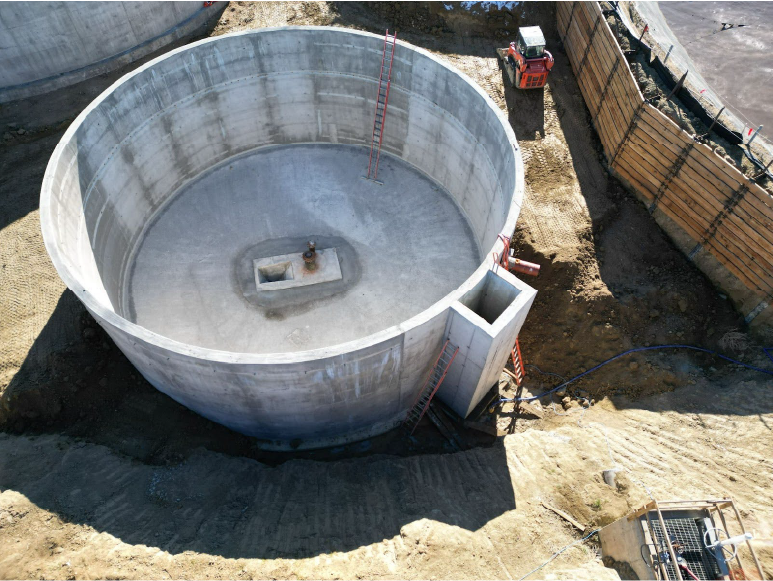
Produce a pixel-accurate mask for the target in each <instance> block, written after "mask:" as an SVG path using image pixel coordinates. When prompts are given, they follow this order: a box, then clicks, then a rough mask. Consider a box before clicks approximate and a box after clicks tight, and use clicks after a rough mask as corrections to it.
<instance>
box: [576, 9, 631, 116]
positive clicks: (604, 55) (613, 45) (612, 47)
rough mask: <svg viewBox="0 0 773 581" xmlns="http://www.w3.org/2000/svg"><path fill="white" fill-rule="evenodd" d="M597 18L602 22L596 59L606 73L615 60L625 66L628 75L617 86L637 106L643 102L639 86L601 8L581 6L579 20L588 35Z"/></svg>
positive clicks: (598, 32)
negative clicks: (599, 17) (603, 65)
mask: <svg viewBox="0 0 773 581" xmlns="http://www.w3.org/2000/svg"><path fill="white" fill-rule="evenodd" d="M598 16H601V18H602V20H603V22H602V23H601V24H600V25H599V30H598V31H597V33H596V34H597V36H598V35H599V34H602V35H603V36H602V41H601V42H600V43H599V44H598V45H596V47H597V49H598V50H597V53H596V55H597V59H598V60H600V61H602V62H604V64H605V69H606V70H607V71H609V70H611V68H612V67H613V66H614V62H615V60H616V59H619V60H621V61H622V62H621V63H620V64H621V65H625V70H626V71H627V73H628V74H627V75H626V76H625V77H623V78H621V84H620V85H619V86H620V88H621V89H622V90H623V94H624V95H625V96H626V100H627V101H630V102H633V103H634V104H635V105H638V103H640V102H641V101H643V100H644V97H643V96H642V94H641V92H640V91H639V85H638V83H637V82H636V79H635V78H634V76H633V73H632V72H631V69H630V66H629V65H628V61H627V60H626V59H625V56H624V55H623V51H622V50H621V49H620V45H619V44H618V43H617V39H616V38H615V35H614V33H613V32H612V28H611V27H610V26H609V23H608V22H607V20H606V18H604V17H603V15H602V11H601V7H600V6H599V4H598V2H586V3H584V4H583V6H582V10H581V12H580V20H581V21H582V20H583V17H584V18H585V20H584V22H585V23H586V27H587V28H588V34H589V33H590V31H591V30H592V26H593V24H592V23H595V21H596V18H597V17H598ZM594 45H595V43H594Z"/></svg>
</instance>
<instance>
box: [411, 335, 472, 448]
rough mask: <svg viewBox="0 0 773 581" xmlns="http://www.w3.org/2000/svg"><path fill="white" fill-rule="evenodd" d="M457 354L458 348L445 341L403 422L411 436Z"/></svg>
mask: <svg viewBox="0 0 773 581" xmlns="http://www.w3.org/2000/svg"><path fill="white" fill-rule="evenodd" d="M457 353H459V347H456V346H455V345H452V344H451V342H450V341H448V340H446V342H445V343H444V344H443V348H442V349H441V350H440V355H438V358H437V359H436V360H435V365H434V366H433V367H432V371H431V372H430V374H429V377H428V378H427V381H426V382H424V386H423V387H422V388H421V391H419V395H418V397H417V398H416V401H414V402H413V405H412V406H411V409H410V410H408V414H407V415H406V416H405V420H404V421H403V426H405V428H406V429H410V432H409V433H410V434H413V431H414V430H415V429H416V426H417V425H419V422H420V421H421V418H423V417H424V414H425V413H427V410H428V409H429V403H430V402H431V401H432V398H433V397H434V395H435V393H436V392H437V390H438V388H439V387H440V384H441V383H443V380H444V379H445V378H446V375H447V374H448V368H449V367H451V363H453V361H454V358H455V357H456V354H457Z"/></svg>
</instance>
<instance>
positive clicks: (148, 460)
mask: <svg viewBox="0 0 773 581" xmlns="http://www.w3.org/2000/svg"><path fill="white" fill-rule="evenodd" d="M512 17H513V18H514V19H515V20H516V21H517V22H518V23H521V22H522V23H528V24H539V25H540V26H542V29H543V31H544V32H545V34H546V36H547V38H548V48H549V49H550V50H552V51H553V53H554V55H555V56H556V65H555V67H554V69H553V72H552V73H551V76H550V78H549V83H548V86H547V88H546V89H545V91H544V92H530V93H526V94H524V93H516V92H515V91H514V90H513V89H511V88H509V87H507V88H505V86H504V84H503V75H502V72H501V71H500V70H499V68H498V64H497V61H496V58H495V54H494V48H495V47H497V46H500V45H502V43H503V41H502V40H501V39H496V38H493V35H492V37H489V36H486V35H483V36H480V35H461V34H458V33H455V32H454V30H453V28H452V27H450V25H449V27H444V26H442V25H439V24H438V23H437V22H436V21H433V22H428V21H426V20H424V19H423V17H422V15H421V13H415V12H411V11H410V9H408V8H405V10H404V11H403V12H401V7H400V6H397V7H390V8H389V9H380V8H379V9H378V10H376V9H374V8H373V7H372V6H370V5H366V4H362V3H357V2H351V3H341V4H336V3H316V2H304V3H301V2H288V3H263V2H257V3H231V4H229V5H228V6H227V7H226V8H225V10H224V12H223V13H222V15H221V16H220V19H219V21H218V22H217V23H216V24H215V25H214V27H213V30H212V31H211V34H212V35H218V34H224V33H227V32H232V31H236V30H244V29H251V28H258V27H264V26H279V25H285V24H324V25H333V26H347V27H353V28H359V29H364V30H370V31H373V32H377V33H381V32H383V30H384V29H385V28H387V27H390V28H392V27H393V26H394V25H395V23H397V25H398V28H399V38H400V39H403V40H404V41H406V42H410V43H412V44H414V45H417V46H420V47H423V48H425V49H427V50H429V51H431V52H433V53H435V54H437V55H439V56H441V57H442V58H444V59H446V60H447V61H448V62H449V63H451V64H453V65H454V66H456V67H458V68H459V69H461V70H463V71H464V72H465V73H467V74H468V75H469V76H471V77H472V78H473V79H474V80H475V81H476V82H477V83H479V84H480V85H481V86H482V87H483V88H484V89H485V90H486V91H487V92H488V93H489V94H490V95H491V97H492V98H493V99H494V100H495V102H496V103H497V104H498V105H499V106H500V107H501V108H502V110H503V111H506V112H507V114H508V115H509V119H510V122H511V124H512V126H513V128H514V130H515V133H516V135H517V136H518V139H519V141H520V144H521V147H522V152H523V156H524V163H525V166H526V171H527V175H526V180H527V194H526V201H525V205H524V208H523V211H522V214H521V218H520V220H519V225H518V229H517V231H516V235H515V236H514V241H513V246H514V248H515V249H516V251H517V253H518V256H520V257H521V258H524V259H526V260H531V261H535V262H538V263H540V264H541V265H542V272H541V274H540V276H539V277H538V278H535V279H531V278H530V279H528V282H529V283H530V284H532V285H533V286H534V287H535V288H536V289H537V290H538V291H539V293H538V295H537V299H536V301H535V303H534V307H533V308H532V311H531V313H530V315H529V318H528V319H527V323H526V325H525V326H524V329H523V331H522V334H521V346H522V349H523V353H524V357H525V359H526V362H527V364H529V367H528V368H527V372H528V378H527V383H526V385H525V387H524V388H523V389H522V390H519V393H523V394H528V393H539V392H540V391H541V390H542V389H545V388H546V387H549V386H551V385H555V383H556V381H557V379H556V377H554V376H552V375H546V374H543V373H542V372H549V373H553V374H558V375H560V376H563V377H571V376H573V375H576V374H577V373H579V372H581V371H583V370H585V369H589V368H590V367H592V366H594V365H595V364H597V363H599V362H600V361H602V360H604V359H606V358H608V357H611V356H613V355H615V354H617V353H620V352H622V351H624V350H626V349H629V348H632V347H638V346H652V345H657V344H663V343H687V344H692V345H698V346H701V347H706V348H709V349H717V350H720V351H722V352H724V353H728V354H730V355H731V356H732V357H735V358H737V359H741V360H743V361H746V362H748V363H751V364H755V365H758V366H760V367H766V366H767V368H770V367H773V362H770V361H768V360H767V359H766V358H765V356H764V355H763V354H762V351H761V346H760V345H758V344H756V343H755V341H754V339H753V338H752V337H751V336H749V335H747V334H746V332H745V328H744V326H743V321H742V319H741V318H740V316H739V315H738V314H737V313H736V312H735V311H734V310H733V309H732V307H731V305H730V304H729V302H728V301H727V300H725V299H724V298H723V297H722V296H721V295H720V294H719V293H718V292H717V290H716V289H714V288H713V287H712V286H711V284H710V283H709V282H708V281H707V280H706V279H705V278H704V277H703V276H702V275H701V273H700V272H699V271H697V269H695V268H694V267H693V266H692V265H691V264H690V263H689V262H688V261H687V260H686V258H685V257H684V256H682V255H681V254H680V253H679V252H678V251H677V250H676V249H675V248H674V247H673V246H672V245H671V243H670V242H669V241H668V239H667V237H666V236H665V235H664V234H663V233H662V232H661V231H660V230H659V228H658V227H657V225H656V224H655V223H654V222H653V221H652V220H651V218H650V216H649V214H648V213H647V211H646V210H645V209H644V207H642V206H641V204H639V203H638V202H637V201H636V200H635V199H634V198H633V197H632V196H630V195H629V194H628V193H626V192H625V191H624V190H623V189H622V188H621V186H620V185H619V184H618V183H617V182H616V181H614V180H613V179H610V178H609V176H608V175H607V174H606V173H605V171H604V169H603V167H602V164H601V159H602V156H601V153H600V147H599V144H598V142H597V140H596V138H595V136H594V135H593V134H592V130H591V129H590V124H589V117H588V113H587V110H586V108H585V106H584V104H583V101H582V97H581V95H580V93H579V90H578V88H577V84H576V81H575V79H574V77H573V74H572V72H571V69H570V67H569V64H568V61H567V58H566V56H565V54H563V53H562V49H561V47H560V44H559V40H558V36H557V33H556V30H555V15H554V13H553V8H552V5H551V4H539V5H532V4H529V3H527V4H525V5H522V6H521V7H519V8H518V13H517V14H514V15H512ZM137 64H138V63H135V64H134V65H132V66H131V67H128V68H127V69H124V70H123V71H117V72H115V73H112V74H110V75H104V76H101V77H98V78H95V79H91V80H90V81H87V82H85V83H82V84H80V85H77V86H74V87H71V88H69V89H65V90H62V91H59V92H57V93H54V94H51V95H45V96H42V97H38V98H33V99H28V100H25V101H18V102H14V103H10V104H6V105H3V106H2V107H0V131H5V132H6V133H7V134H8V136H9V138H6V137H4V138H3V140H2V141H0V427H2V430H3V431H2V432H0V547H2V550H1V551H0V577H2V578H32V577H35V578H67V579H75V578H95V577H108V578H115V579H118V578H244V579H249V578H272V579H279V578H281V579H285V578H310V577H312V578H331V579H336V578H362V577H372V578H376V577H378V578H428V579H437V578H502V579H518V578H520V577H522V576H523V575H525V574H527V573H528V572H529V571H531V570H532V569H533V568H535V567H538V566H539V565H542V564H543V563H544V562H545V561H547V560H548V559H549V558H550V557H551V555H552V554H553V553H554V552H555V551H558V550H559V549H561V548H562V547H564V546H565V545H567V544H569V543H572V542H574V541H576V540H578V539H580V538H581V537H582V536H584V533H589V532H591V531H592V530H593V529H594V528H595V527H598V526H601V525H603V524H606V523H608V522H611V521H613V520H615V519H616V518H619V517H621V516H623V515H625V514H626V513H627V512H629V511H630V510H631V509H634V508H637V507H638V506H641V505H642V504H643V503H644V502H646V501H647V500H648V499H649V497H650V495H653V496H654V497H655V498H658V499H674V498H700V497H717V496H723V495H730V496H732V497H733V498H734V499H735V501H736V503H737V504H738V506H739V507H740V508H741V511H742V515H743V517H744V518H745V521H746V525H747V528H749V529H752V530H753V531H754V534H755V537H756V541H755V548H756V549H757V551H758V554H759V556H760V558H761V560H762V561H763V565H764V567H765V570H766V576H768V577H771V576H773V487H771V475H773V454H771V450H773V397H772V396H771V388H772V383H773V382H771V381H770V380H769V376H767V377H766V376H765V375H762V374H759V373H754V372H751V371H747V370H743V369H741V368H739V367H737V366H735V365H732V364H728V363H726V362H723V361H721V360H718V359H716V358H711V357H710V356H707V355H702V354H695V353H693V352H689V351H662V352H653V353H649V354H636V355H632V356H628V357H626V358H623V359H621V360H620V361H616V362H615V363H612V364H610V365H608V366H605V367H604V368H602V369H600V370H599V371H597V372H595V373H594V374H592V375H589V376H588V377H587V378H585V379H583V380H581V381H579V382H576V383H574V384H572V385H571V386H570V388H569V390H568V393H567V395H566V396H561V397H556V398H555V400H554V401H551V400H550V399H549V398H547V399H545V400H543V402H542V405H540V404H535V405H532V406H529V407H526V406H524V407H521V408H518V409H514V406H513V404H505V405H504V406H503V407H501V408H500V409H499V410H497V411H496V413H495V414H493V415H490V414H487V413H485V412H484V413H483V415H482V416H481V417H480V418H479V421H481V422H484V423H485V422H488V423H489V425H491V426H493V425H496V427H498V428H499V429H500V430H502V431H504V432H508V435H506V436H504V437H499V438H494V437H492V436H488V435H487V434H483V433H480V432H478V431H474V430H464V429H462V428H461V427H458V431H459V438H460V440H461V443H462V445H461V446H460V447H461V448H463V450H461V451H453V449H452V447H451V445H450V443H449V442H447V441H446V440H445V439H444V438H443V437H442V436H441V435H440V433H439V432H437V430H436V429H435V428H434V427H433V426H432V425H431V424H429V423H426V425H423V426H422V428H421V430H420V431H419V433H418V434H417V436H416V437H415V438H413V439H408V438H406V437H404V436H403V435H402V434H400V433H397V432H396V433H392V434H387V435H385V436H383V437H381V438H376V439H373V440H369V441H366V442H361V443H357V444H353V445H350V446H346V447H344V448H341V449H334V450H326V451H321V452H313V453H306V454H298V455H295V456H280V455H276V454H267V453H265V452H262V451H261V450H259V449H257V448H256V447H255V445H254V444H253V442H252V441H251V440H250V438H247V437H244V436H240V435H238V434H234V433H233V432H230V431H229V430H227V429H225V428H223V427H221V426H219V425H216V424H213V423H211V422H208V421H206V420H204V419H203V418H201V417H199V416H197V415H196V414H194V413H192V412H190V411H188V410H187V409H185V408H183V407H181V406H179V405H178V404H176V403H175V402H173V401H172V400H170V399H169V398H167V397H166V396H164V395H162V394H160V393H159V392H157V391H156V390H155V389H153V388H152V387H151V386H150V385H149V384H148V383H147V382H145V380H144V379H143V378H142V377H141V376H140V375H139V374H138V373H137V372H136V371H134V369H133V368H132V367H131V365H130V364H129V363H128V361H127V360H126V359H125V358H124V357H123V355H122V354H121V353H120V351H118V350H117V349H116V348H115V346H114V345H113V344H112V343H111V341H110V340H109V338H108V337H107V336H106V335H105V334H104V333H103V332H102V331H101V329H100V328H99V327H98V326H96V324H95V323H94V322H93V320H91V318H90V316H89V315H88V314H87V313H86V312H85V311H84V309H83V308H82V307H81V305H80V303H79V302H78V301H77V300H76V299H75V298H74V296H73V295H72V293H70V292H69V291H67V290H65V288H64V285H63V284H62V283H61V281H60V279H59V277H58V276H57V274H56V272H55V271H54V269H53V267H52V265H51V264H50V261H49V260H48V257H47V254H46V252H45V248H44V247H43V243H42V238H41V234H40V226H39V214H38V196H39V188H40V183H41V180H42V176H43V172H44V170H45V166H46V163H47V162H48V159H49V157H50V155H51V152H52V150H53V148H54V146H55V145H56V143H57V141H58V140H59V139H60V138H61V135H62V133H63V131H64V130H65V128H66V127H67V125H68V123H69V122H70V121H72V119H73V118H74V117H75V116H76V115H77V114H78V113H79V112H80V111H81V110H82V109H83V108H84V107H85V106H86V105H87V104H88V102H90V101H91V100H92V99H93V98H94V97H95V96H96V95H97V94H99V92H101V91H102V90H104V88H106V87H107V86H109V84H110V83H112V82H113V81H114V80H115V79H116V78H118V77H119V76H120V75H121V74H123V73H125V72H126V71H127V70H130V69H131V68H133V67H135V66H137ZM9 124H16V126H15V128H14V127H8V126H9ZM6 127H7V128H8V129H7V130H6ZM18 129H23V130H24V133H22V134H19V133H18ZM12 131H13V132H12ZM500 387H501V389H502V392H503V394H506V395H512V394H513V393H514V386H513V385H512V384H511V383H510V382H509V381H507V380H506V376H503V381H502V382H501V385H500ZM564 398H565V399H564ZM562 399H563V401H562ZM583 402H586V403H591V402H592V405H589V406H588V407H584V405H583ZM613 467H617V468H620V469H621V472H620V473H619V476H618V484H617V486H616V487H614V488H613V487H610V486H608V485H606V484H605V483H604V481H603V479H602V477H601V472H602V470H604V469H607V468H613ZM543 503H544V504H543ZM545 504H548V505H551V506H553V507H555V508H558V509H560V510H563V511H565V512H567V513H568V514H570V515H571V516H572V517H573V518H574V519H576V520H577V521H579V522H580V523H581V524H582V525H583V527H584V530H583V531H579V530H577V529H576V528H574V527H573V526H572V525H570V524H569V523H568V522H566V521H565V520H564V519H562V518H561V517H559V516H558V515H557V514H556V513H555V512H553V511H552V510H549V509H547V508H545ZM534 577H536V578H548V579H565V578H575V579H604V578H606V579H616V578H618V574H617V572H616V571H615V570H613V569H608V568H605V567H604V566H603V564H602V563H601V560H600V552H599V549H598V546H597V545H596V544H595V543H594V540H593V538H591V539H590V541H588V542H586V543H584V544H578V545H575V546H574V547H572V548H570V549H568V550H567V551H565V552H564V553H562V554H561V555H560V556H559V557H558V558H556V559H555V560H553V561H552V562H551V563H550V564H548V565H547V566H546V567H545V568H543V569H541V570H540V571H539V572H538V573H536V574H535V575H534Z"/></svg>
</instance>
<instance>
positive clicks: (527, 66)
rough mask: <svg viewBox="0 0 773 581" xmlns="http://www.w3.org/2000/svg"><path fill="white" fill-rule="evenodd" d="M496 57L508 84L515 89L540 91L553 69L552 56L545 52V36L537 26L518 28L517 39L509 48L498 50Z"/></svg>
mask: <svg viewBox="0 0 773 581" xmlns="http://www.w3.org/2000/svg"><path fill="white" fill-rule="evenodd" d="M497 55H499V59H500V61H501V63H502V66H503V67H504V69H505V71H506V72H507V76H508V77H509V78H510V84H511V85H512V86H513V87H516V88H517V89H541V88H542V87H544V86H545V82H546V81H547V78H548V73H549V72H550V69H551V68H553V62H554V61H553V55H552V54H550V53H549V52H548V51H546V50H545V36H544V35H543V34H542V30H541V29H540V27H539V26H524V27H521V28H519V29H518V39H517V40H515V41H513V42H511V43H510V48H506V49H505V48H498V49H497Z"/></svg>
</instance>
